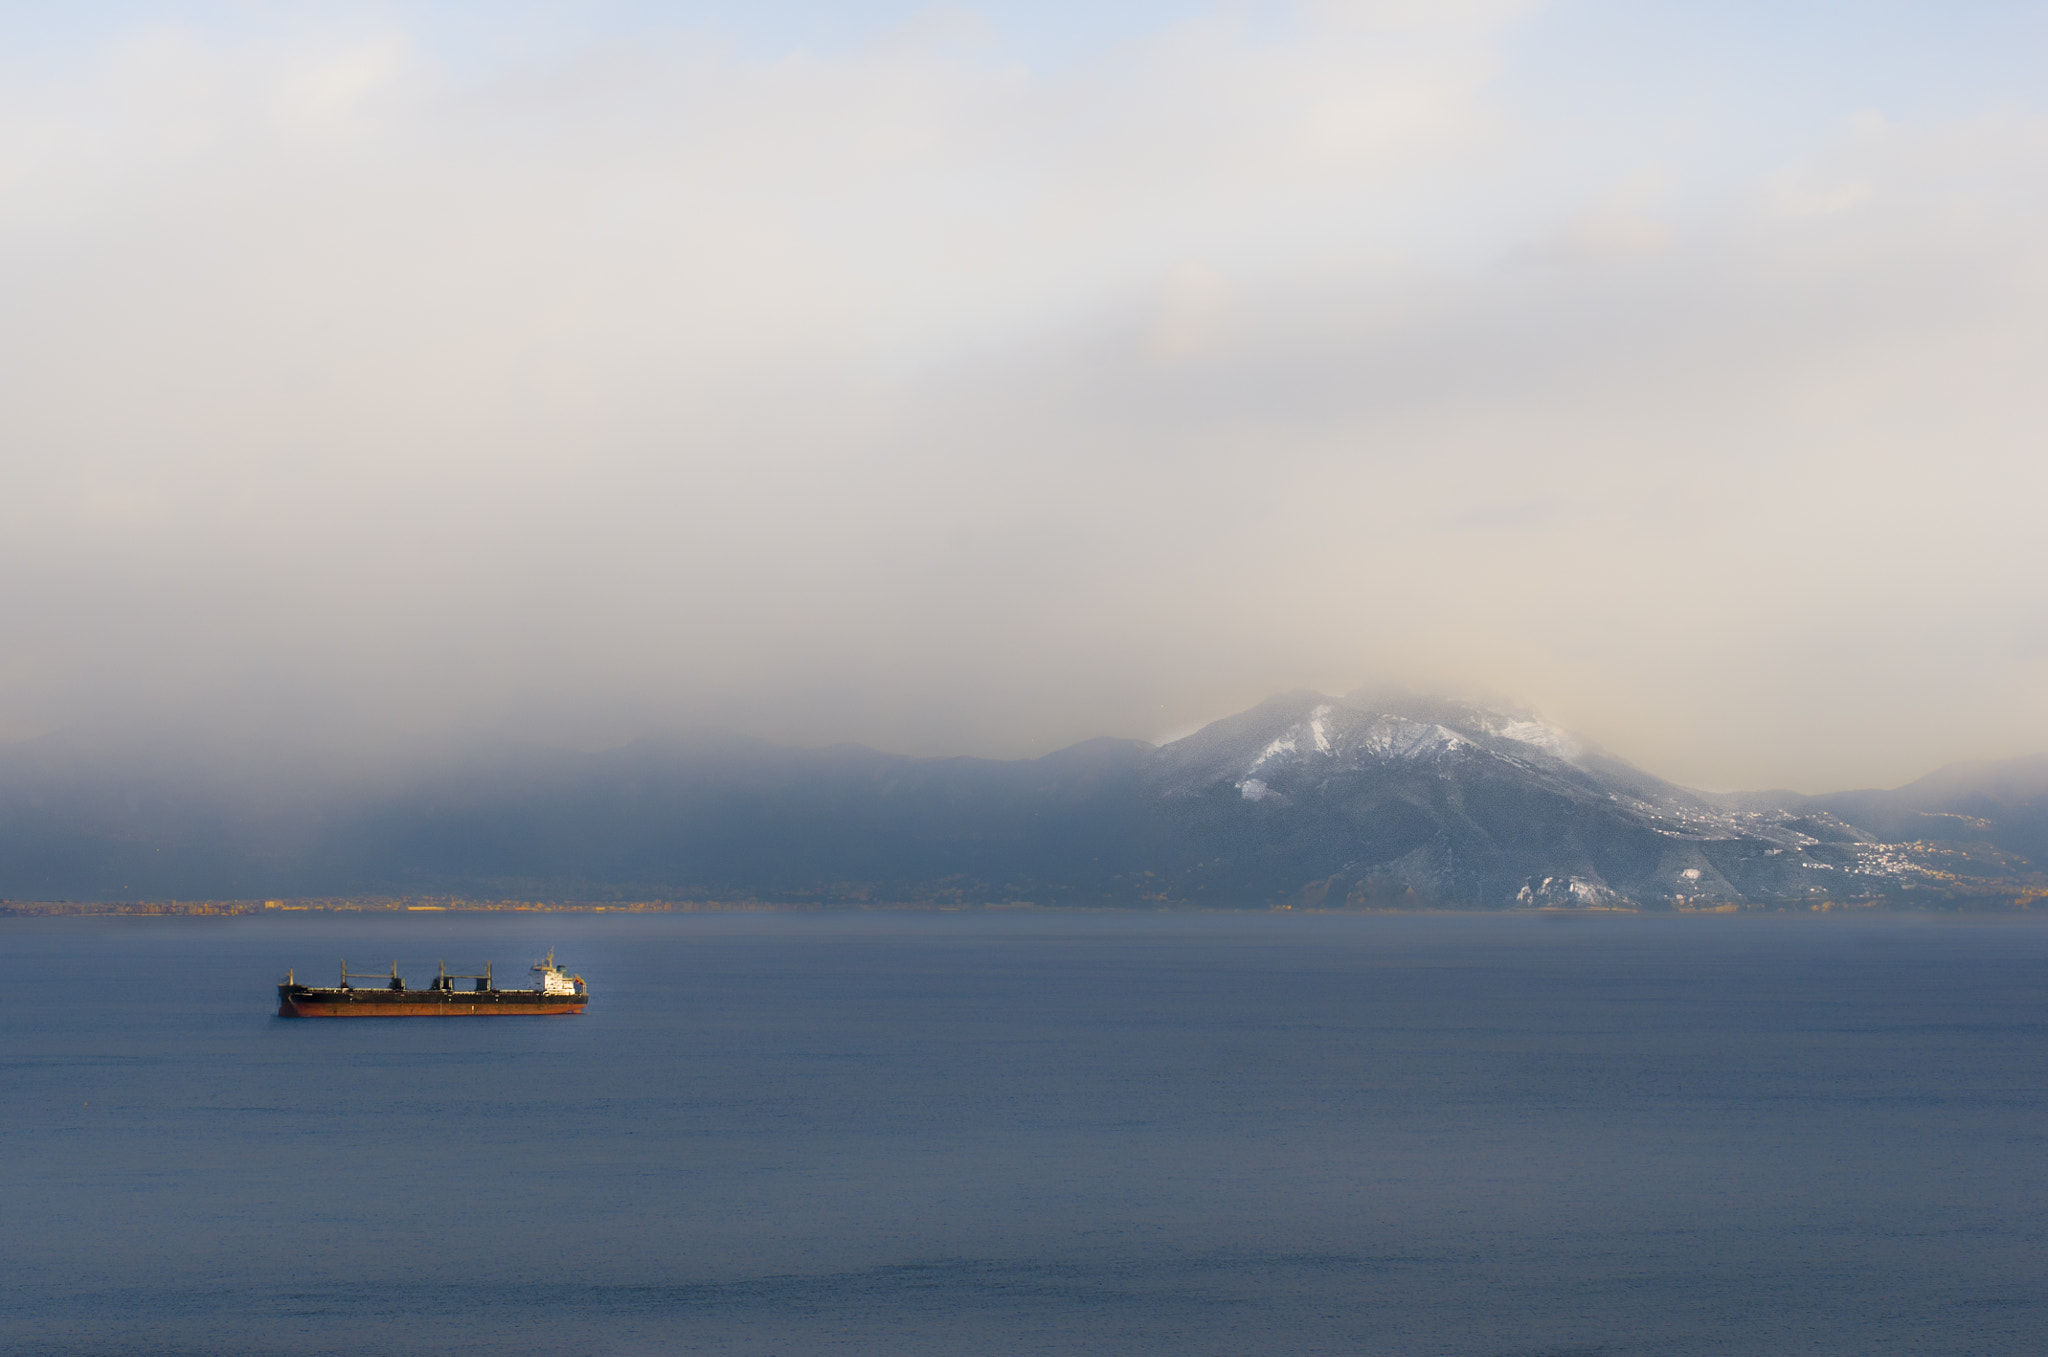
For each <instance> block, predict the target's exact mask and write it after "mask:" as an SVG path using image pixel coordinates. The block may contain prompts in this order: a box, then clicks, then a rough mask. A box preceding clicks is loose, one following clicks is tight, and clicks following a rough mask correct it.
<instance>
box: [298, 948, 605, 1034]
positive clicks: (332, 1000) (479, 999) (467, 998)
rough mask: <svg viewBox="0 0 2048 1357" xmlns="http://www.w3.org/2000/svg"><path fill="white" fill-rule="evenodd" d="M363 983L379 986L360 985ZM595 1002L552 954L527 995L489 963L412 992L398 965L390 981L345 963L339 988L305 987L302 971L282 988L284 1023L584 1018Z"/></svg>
mask: <svg viewBox="0 0 2048 1357" xmlns="http://www.w3.org/2000/svg"><path fill="white" fill-rule="evenodd" d="M458 980H468V981H471V982H473V983H472V984H471V986H470V988H468V989H457V988H456V984H455V982H456V981H458ZM360 981H375V982H376V983H375V984H361V983H357V982H360ZM589 1002H590V991H589V989H588V988H587V987H585V985H584V983H583V977H582V976H580V975H570V974H568V973H567V972H566V971H564V970H563V969H562V968H561V967H560V966H557V965H556V964H555V954H554V952H552V951H550V952H549V953H548V956H547V960H545V961H543V962H540V963H538V964H537V965H535V966H534V968H533V984H532V985H531V986H530V987H529V988H527V989H499V988H498V987H497V985H496V984H495V983H494V982H493V981H492V979H491V967H490V963H489V962H485V963H484V971H483V974H482V975H450V974H449V973H448V967H447V964H446V963H445V962H444V963H442V965H441V972H440V974H439V975H437V976H436V977H435V978H434V981H433V983H432V984H431V985H429V986H428V987H427V988H426V989H408V988H406V984H405V980H404V978H403V977H402V976H400V975H399V973H398V963H397V962H395V961H394V962H392V963H391V974H389V975H384V974H381V973H379V974H374V975H365V974H363V973H362V972H360V971H350V970H349V968H348V962H347V961H345V960H344V961H343V962H342V963H341V984H340V986H339V987H337V988H334V989H327V988H321V987H315V986H312V985H301V984H299V983H298V980H297V972H296V971H286V972H285V977H284V983H283V984H282V985H279V986H278V987H277V1016H278V1017H280V1018H466V1017H471V1016H476V1017H485V1016H505V1017H512V1016H524V1017H542V1016H545V1017H553V1016H556V1015H566V1014H570V1013H581V1012H582V1011H583V1006H584V1005H585V1004H587V1003H589Z"/></svg>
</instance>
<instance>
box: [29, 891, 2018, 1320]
mask: <svg viewBox="0 0 2048 1357" xmlns="http://www.w3.org/2000/svg"><path fill="white" fill-rule="evenodd" d="M6 938H7V945H8V950H9V960H10V964H11V966H12V968H13V971H14V973H15V974H16V975H17V976H18V977H26V978H29V980H30V981H31V982H32V983H28V984H22V985H17V986H15V987H13V988H11V989H10V990H9V991H8V992H7V993H6V994H5V995H4V996H0V1064H4V1084H5V1087H6V1089H7V1094H6V1097H5V1100H4V1103H0V1106H4V1109H5V1110H4V1113H0V1128H4V1142H0V1203H4V1211H5V1215H6V1222H7V1229H6V1230H5V1231H4V1232H0V1275H4V1276H5V1277H6V1278H7V1283H6V1285H5V1287H4V1288H0V1352H4V1353H6V1354H8V1355H9V1357H14V1355H15V1354H21V1357H27V1355H28V1354H37V1355H38V1357H41V1354H64V1353H71V1354H144V1353H148V1354H201V1353H205V1354H240V1353H247V1354H257V1353H277V1352H285V1351H290V1352H295V1353H323V1352H344V1351H346V1352H356V1353H397V1352H401V1351H404V1352H412V1351H427V1350H433V1351H440V1352H448V1353H484V1352H493V1353H496V1352H503V1351H506V1350H510V1349H514V1348H518V1349H526V1350H533V1349H537V1348H539V1349H546V1350H554V1351H564V1352H579V1353H592V1354H606V1353H626V1354H639V1353H665V1352H705V1353H749V1354H767V1353H781V1354H794V1353H811V1352H833V1353H860V1354H866V1353H873V1354H883V1353H890V1354H898V1353H901V1354H941V1353H945V1354H951V1353H982V1352H1020V1353H1053V1352H1059V1353H1105V1354H1107V1353H1159V1354H1167V1353H1174V1354H1179V1353H1219V1354H1224V1353H1230V1354H1234V1353H1246V1354H1250V1353H1262V1354H1263V1353H1332V1354H1335V1353H1375V1354H1507V1353H1528V1354H1536V1353H1560V1352H1596V1351H1597V1352H1600V1353H1603V1354H1635V1353H1641V1354H1652V1353H1655V1354H1694V1353H1698V1354H1709V1353H1714V1354H1719V1353H1730V1354H1733V1353H1762V1352H1791V1351H1799V1352H1821V1353H1832V1352H1842V1353H1849V1352H1857V1353H1873V1352H1898V1353H1915V1354H1947V1353H1954V1354H1961V1353H2005V1352H2011V1353H2019V1352H2024V1351H2034V1350H2038V1345H2039V1342H2040V1339H2041V1338H2042V1336H2043V1334H2044V1333H2048V1324H2044V1314H2043V1307H2044V1297H2043V1294H2042V1286H2041V1281H2040V1278H2041V1276H2042V1265H2043V1263H2044V1261H2048V1260H2044V1254H2043V1243H2044V1240H2043V1226H2042V1224H2041V1221H2042V1218H2043V1216H2042V1208H2043V1206H2044V1204H2048V1203H2044V1200H2043V1198H2044V1193H2043V1190H2042V1170H2041V1164H2042V1162H2043V1155H2042V1151H2043V1149H2044V1139H2048V1136H2044V1128H2048V1122H2044V1119H2043V1113H2044V1110H2048V1108H2044V1102H2048V1094H2044V1092H2043V1074H2044V1055H2048V1007H2044V1005H2048V928H2044V927H2042V926H2041V925H2040V924H2039V923H2038V922H2035V921H2031V920H2026V919H2018V920H1999V921H1995V922H1988V921H1987V922H1978V921H1971V922H1953V921H1937V920H1930V919H1924V918H1901V917H1889V918H1867V919H1856V920H1850V921H1841V920H1838V919H1832V918H1830V919H1810V918H1773V919H1742V918H1735V919H1730V918H1716V919H1710V920H1703V919H1669V918H1665V919H1653V918H1635V917H1612V916H1610V917H1576V918H1569V919H1563V920H1557V919H1546V918H1532V917H1528V916H1498V915H1492V916H1465V917H1460V916H1443V915H1432V916H1369V917H1318V916H1307V917H1290V916H1285V915H1271V914H1257V915H1222V914H1209V915H1174V916H1167V915H1136V914H1130V915H1125V914H1050V913H1031V912H1016V913H1005V914H954V915H935V914H878V913H848V914H818V915H745V916H716V915H668V916H637V917H593V916H588V915H585V916H560V915H556V916H545V915H531V916H522V917H517V918H507V917H506V916H460V915H445V916H437V917H434V918H431V919H421V918H418V917H413V918H392V917H388V916H386V917H337V916H325V917H323V916H305V917H300V918H293V919H277V918H253V919H232V920H219V921H212V920H170V921H152V920H141V919H92V920H27V919H22V920H10V921H8V923H7V925H6ZM549 946H553V947H555V948H557V949H558V955H559V956H560V958H561V959H562V960H563V961H565V962H566V963H567V964H568V965H569V966H570V967H571V968H572V969H575V970H578V971H580V972H581V973H582V974H583V975H585V976H586V977H587V978H588V980H589V981H590V983H591V986H592V989H593V991H594V994H595V999H594V1001H593V1003H592V1004H591V1007H590V1010H589V1012H588V1013H587V1014H586V1015H584V1016H583V1017H581V1018H577V1019H563V1020H532V1021H518V1020H504V1021H477V1022H440V1021H431V1020H424V1019H422V1020H410V1021H395V1022H381V1023H320V1022H291V1021H286V1020H280V1019H277V1018H274V1017H272V1016H271V1012H272V1007H273V1004H274V998H273V990H272V989H271V986H272V985H274V983H275V982H276V981H277V980H278V979H281V978H282V973H283V970H284V968H285V967H286V966H296V967H298V968H299V974H300V978H301V979H306V978H309V977H310V978H312V979H314V980H315V981H316V982H318V981H321V980H322V978H323V977H325V976H326V975H327V974H328V973H329V972H330V971H331V969H332V968H333V966H334V965H335V963H336V961H337V960H338V959H339V958H340V957H341V956H344V955H345V956H347V957H348V958H349V960H350V962H351V964H352V965H361V966H363V967H364V968H365V969H369V968H372V967H374V966H378V965H383V964H387V963H388V962H389V960H390V959H391V958H392V957H393V956H394V955H396V956H397V957H398V958H399V959H400V960H401V963H402V965H401V970H402V971H403V972H404V973H405V974H406V975H407V976H408V978H414V979H416V978H417V977H418V976H419V975H422V974H431V973H432V969H433V965H434V963H435V962H436V961H437V960H440V959H442V958H445V959H447V961H448V962H449V964H450V967H451V969H461V970H466V969H469V968H470V966H471V964H472V963H475V962H481V961H482V960H484V959H486V958H488V959H490V960H492V961H493V962H494V963H495V964H496V966H497V969H498V973H499V975H500V976H501V977H504V976H508V975H511V974H516V973H518V972H520V971H521V970H523V967H524V966H525V965H526V964H527V963H528V962H529V961H530V960H531V959H532V957H533V956H538V955H539V953H540V952H542V951H544V950H546V948H548V947H549ZM529 954H531V956H530V955H529ZM423 963H424V964H423Z"/></svg>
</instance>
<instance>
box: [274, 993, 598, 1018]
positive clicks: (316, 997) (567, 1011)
mask: <svg viewBox="0 0 2048 1357" xmlns="http://www.w3.org/2000/svg"><path fill="white" fill-rule="evenodd" d="M589 1002H590V999H589V996H587V995H582V994H539V993H536V992H534V991H532V990H483V991H479V992H475V993H472V992H470V991H468V990H388V989H353V990H342V989H314V988H312V987H310V986H307V985H279V986H278V987H277V1016H278V1017H280V1018H471V1017H476V1018H488V1017H507V1018H511V1017H525V1018H556V1017H568V1016H570V1015H572V1014H576V1013H581V1012H582V1011H583V1009H584V1006H585V1005H587V1004H588V1003H589Z"/></svg>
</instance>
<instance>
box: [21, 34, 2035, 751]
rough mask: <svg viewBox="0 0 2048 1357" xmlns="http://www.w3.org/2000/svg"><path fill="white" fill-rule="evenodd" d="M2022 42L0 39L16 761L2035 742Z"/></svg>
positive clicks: (1841, 747)
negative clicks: (1311, 692) (1360, 744)
mask: <svg viewBox="0 0 2048 1357" xmlns="http://www.w3.org/2000/svg"><path fill="white" fill-rule="evenodd" d="M2042 69H2048V10H2044V9H2043V8H2042V7H2041V6H2039V5H2021V4H2011V5H2006V4H1967V3H1965V4H1951V5H1945V6H1938V7H1937V6H1933V5H1924V4H1922V5H1904V4H1891V3H1883V0H1878V2H1876V3H1859V4H1855V5H1851V4H1847V3H1820V2H1813V3H1802V2H1801V0H1786V2H1785V3H1775V4H1771V5H1764V4H1751V3H1741V2H1737V3H1721V4H1712V5H1708V4H1703V3H1692V4H1670V3H1628V4H1624V3H1618V2H1615V3H1610V2H1609V0H1579V2H1572V0H1560V2H1559V3H1549V4H1545V3H1535V2H1529V3H1517V2H1515V0H1469V2H1468V0H1447V3H1442V4H1426V3H1418V2H1412V0H1383V2H1377V3H1375V2H1363V3H1342V2H1340V0H1332V2H1331V3H1304V4H1297V5H1287V4H1271V5H1269V4H1260V3H1241V4H1222V5H1204V4H1182V3H1173V2H1172V0H1137V2H1136V3H1131V4H1127V5H1121V6H1114V7H1111V6H1103V5H1100V4H1092V5H1082V4H1062V3H1034V4H1024V3H1009V0H1004V2H1003V3H998V4H980V5H977V4H963V5H945V6H926V5H921V4H916V3H907V2H903V3H899V2H898V0H887V2H886V3H884V2H882V0H877V2H876V3H871V4H860V3H841V4H830V5H828V4H823V3H818V4H809V3H805V4H798V3H773V2H772V0H757V2H756V3H751V4H746V5H740V4H724V3H711V2H709V0H706V2H705V3H691V4H673V5H662V4H652V3H647V4H633V3H611V4H604V3H595V4H593V3H584V4H576V5H569V4H559V5H558V4H552V3H538V2H529V3H508V4H493V5H484V4H467V3H445V4H428V3H421V4H407V3H392V4H384V5H376V4H347V5H335V4H321V3H310V2H309V3H298V4H284V3H280V4H266V3H260V2H258V0H244V2H243V3H216V4H203V3H168V2H166V3H126V4H122V3H108V4H100V5H83V6H48V5H40V4H38V5H25V4H6V5H0V485H4V488H5V494H4V496H0V572H4V575H5V578H6V579H7V581H8V582H9V583H8V587H7V588H5V589H4V590H0V628H4V635H5V637H6V644H5V646H4V647H0V740H23V739H29V738H33V737H37V736H40V735H44V734H48V733H52V732H65V731H102V732H105V731H128V732H141V731H159V732H161V731H173V732H175V731H179V730H188V731H199V730H215V729H227V728H232V729H236V730H244V731H256V732H270V733H273V734H276V735H278V736H279V738H284V737H286V736H289V737H291V738H295V739H318V740H328V741H334V742H339V743H351V744H358V745H363V746H364V747H375V748H380V749H381V748H390V749H402V748H404V747H407V746H408V745H410V744H417V743H420V742H426V741H432V740H444V739H447V738H451V737H452V738H472V737H475V738H502V737H511V738H520V739H532V740H537V741H541V742H547V743H562V744H576V745H582V746H586V747H596V746H601V745H605V744H611V743H617V742H619V741H622V740H625V739H628V738H631V737H633V736H635V735H639V734H643V733H648V732H653V731H660V730H673V729H690V728H700V727H705V728H721V729H724V728H731V729H738V730H743V731H747V732H750V733H754V734H758V735H763V736H766V737H768V738H771V739H775V740H778V741H782V742H787V743H797V744H819V743H826V742H831V741H837V740H856V741H860V742H863V743H868V744H873V745H876V746H879V747H883V748H887V749H892V750H899V751H903V752H909V753H920V754H951V753H973V754H983V755H993V756H1003V757H1013V756H1023V755H1031V754H1037V753H1042V752H1045V751H1048V750H1051V749H1054V748H1057V747H1060V746H1062V745H1064V744H1067V743H1070V742H1072V741H1075V740H1078V739H1083V738H1087V737H1091V736H1097V735H1120V736H1133V737H1138V738H1145V739H1154V740H1159V739H1165V738H1168V737H1171V736H1173V735H1176V734H1180V733H1185V732H1186V731H1188V730H1191V729H1193V728H1195V727H1196V726H1198V725H1199V724H1201V723H1202V722H1203V721H1205V720H1208V719H1212V718H1215V717H1218V716H1221V715H1224V714H1227V713H1229V712H1231V711H1234V710H1237V709H1240V708H1242V707H1245V706H1248V705H1250V704H1251V703H1253V702H1256V701H1258V700H1260V699H1261V698H1263V697H1266V696H1268V695H1270V694H1272V693H1275V692H1279V691H1283V690H1289V689H1298V688H1315V689H1320V690H1323V691H1327V692H1332V693H1342V692H1346V691H1351V690H1354V689H1359V688H1373V689H1377V688H1382V687H1408V688H1414V689H1419V690H1425V691H1445V692H1452V693H1460V694H1468V695H1479V696H1488V697H1497V698H1500V699H1504V700H1509V701H1512V702H1515V703H1518V704H1521V705H1524V706H1527V707H1531V708H1533V709H1535V710H1537V711H1540V712H1542V713H1544V714H1545V715H1547V716H1549V717H1550V718H1551V719H1553V720H1555V721H1557V722H1559V723H1560V724H1563V725H1566V726H1568V727H1571V728H1573V729H1576V730H1578V731H1580V732H1582V733H1584V734H1586V735H1587V736H1589V737H1591V738H1593V739H1595V740H1597V741H1599V742H1601V743H1603V744H1604V745H1606V746H1607V747H1608V748H1609V749H1611V750H1613V751H1614V752H1616V753H1619V754H1621V755H1622V756H1624V757H1627V758H1629V759H1632V760H1633V761H1635V762H1637V763H1638V764H1641V765H1642V766H1644V767H1646V768H1648V769H1650V770H1651V771H1653V772H1656V773H1659V774H1662V775H1664V776H1666V777H1670V778H1673V779H1675V780H1678V781H1681V782H1686V783H1689V784H1692V785H1698V786H1706V787H1715V788H1737V787H1792V788H1797V789H1800V790H1809V791H1818V790H1827V789H1833V788H1840V787H1847V786H1873V785H1895V784H1897V783H1900V782H1903V781H1906V780H1908V779H1910V778H1913V777H1916V776H1919V775H1921V774H1923V773H1925V772H1928V771H1930V770H1931V769H1933V768H1934V767H1936V766H1938V765H1940V764H1943V763H1946V762H1949V761H1951V760H1957V759H1965V758H1998V757H2007V756H2012V755H2018V754H2026V753H2033V752H2038V751H2041V750H2044V749H2048V559H2044V557H2048V552H2044V545H2043V543H2044V533H2043V524H2044V513H2043V510H2044V507H2048V456H2044V453H2048V438H2044V430H2048V419H2044V415H2048V381H2044V380H2042V377H2041V373H2042V372H2043V371H2044V368H2048V361H2044V360H2048V306H2044V302H2048V229H2044V227H2048V110H2044V108H2043V97H2042V94H2041V90H2042V83H2041V81H2040V80H2039V76H2038V72H2039V71H2040V70H2042Z"/></svg>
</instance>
